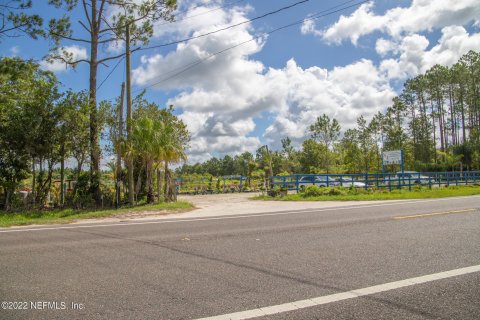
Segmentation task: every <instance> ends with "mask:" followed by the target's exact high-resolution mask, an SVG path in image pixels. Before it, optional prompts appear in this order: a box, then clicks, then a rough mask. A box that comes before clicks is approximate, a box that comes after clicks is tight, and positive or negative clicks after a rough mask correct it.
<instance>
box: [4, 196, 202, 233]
mask: <svg viewBox="0 0 480 320" xmlns="http://www.w3.org/2000/svg"><path fill="white" fill-rule="evenodd" d="M193 207H194V206H193V205H192V204H191V203H189V202H185V201H178V202H169V203H159V204H153V205H144V206H136V207H126V208H121V209H118V210H115V209H108V210H74V209H62V210H35V211H25V212H15V213H7V212H0V227H11V226H20V225H29V224H52V223H71V222H74V221H77V220H80V219H94V218H105V217H115V216H122V215H125V214H129V213H135V212H140V211H160V212H161V213H173V212H181V211H186V210H188V209H192V208H193Z"/></svg>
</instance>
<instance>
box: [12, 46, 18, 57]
mask: <svg viewBox="0 0 480 320" xmlns="http://www.w3.org/2000/svg"><path fill="white" fill-rule="evenodd" d="M19 53H20V47H19V46H13V47H11V48H10V55H11V56H12V57H18V54H19Z"/></svg>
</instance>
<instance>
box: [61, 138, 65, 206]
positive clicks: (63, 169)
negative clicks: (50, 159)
mask: <svg viewBox="0 0 480 320" xmlns="http://www.w3.org/2000/svg"><path fill="white" fill-rule="evenodd" d="M60 154H61V160H60V207H63V206H64V205H65V188H64V184H65V143H62V146H61V149H60Z"/></svg>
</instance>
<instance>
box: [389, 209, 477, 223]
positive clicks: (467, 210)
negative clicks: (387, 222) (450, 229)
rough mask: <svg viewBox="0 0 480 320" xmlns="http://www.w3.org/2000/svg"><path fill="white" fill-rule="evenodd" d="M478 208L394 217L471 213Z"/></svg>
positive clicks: (408, 217) (396, 218)
mask: <svg viewBox="0 0 480 320" xmlns="http://www.w3.org/2000/svg"><path fill="white" fill-rule="evenodd" d="M476 210H477V209H475V208H471V209H463V210H452V211H444V212H431V213H421V214H416V215H412V216H398V217H393V219H394V220H400V219H413V218H420V217H430V216H439V215H444V214H454V213H469V212H474V211H476Z"/></svg>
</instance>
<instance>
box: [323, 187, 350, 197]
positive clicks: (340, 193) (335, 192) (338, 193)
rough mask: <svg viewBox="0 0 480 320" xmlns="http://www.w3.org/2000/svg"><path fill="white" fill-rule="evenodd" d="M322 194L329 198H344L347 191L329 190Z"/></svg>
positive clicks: (339, 189)
mask: <svg viewBox="0 0 480 320" xmlns="http://www.w3.org/2000/svg"><path fill="white" fill-rule="evenodd" d="M323 194H326V195H329V196H344V195H346V194H347V191H345V190H342V189H341V188H330V189H329V190H327V191H326V192H324V193H323Z"/></svg>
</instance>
